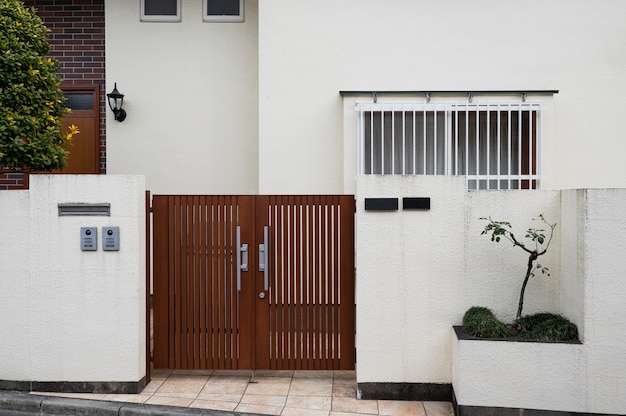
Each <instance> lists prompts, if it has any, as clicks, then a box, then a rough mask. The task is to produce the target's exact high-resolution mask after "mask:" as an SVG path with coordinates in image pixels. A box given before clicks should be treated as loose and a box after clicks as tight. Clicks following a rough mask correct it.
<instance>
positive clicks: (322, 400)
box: [285, 396, 332, 412]
mask: <svg viewBox="0 0 626 416" xmlns="http://www.w3.org/2000/svg"><path fill="white" fill-rule="evenodd" d="M331 405H332V398H331V397H320V396H289V397H288V398H287V404H286V405H285V407H288V408H294V409H310V410H326V411H327V412H328V411H330V408H331Z"/></svg>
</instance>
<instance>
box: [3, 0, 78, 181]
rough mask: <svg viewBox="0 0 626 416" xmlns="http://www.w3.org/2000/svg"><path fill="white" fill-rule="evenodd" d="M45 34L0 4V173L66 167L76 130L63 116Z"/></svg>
mask: <svg viewBox="0 0 626 416" xmlns="http://www.w3.org/2000/svg"><path fill="white" fill-rule="evenodd" d="M47 32H48V29H47V28H46V27H45V26H44V24H43V23H42V21H41V19H39V17H37V15H36V14H35V11H34V9H29V8H26V7H25V6H24V4H23V3H22V2H21V1H18V0H0V168H5V169H7V168H8V169H10V170H13V171H29V170H34V171H51V170H55V169H62V168H63V167H64V166H65V163H66V159H67V155H68V152H67V150H66V149H65V148H66V145H67V143H68V141H69V140H71V138H72V135H74V134H76V133H78V130H77V129H76V127H75V126H71V127H70V129H69V132H68V133H66V134H62V133H61V119H62V118H63V116H64V115H65V114H66V109H65V107H64V101H65V99H64V96H63V92H62V91H61V89H60V88H59V85H60V83H61V80H60V79H59V76H58V75H57V70H58V68H59V64H58V62H57V61H55V60H53V59H50V58H46V57H45V55H46V54H47V53H48V51H49V50H50V45H49V44H48V42H47V40H46V36H47Z"/></svg>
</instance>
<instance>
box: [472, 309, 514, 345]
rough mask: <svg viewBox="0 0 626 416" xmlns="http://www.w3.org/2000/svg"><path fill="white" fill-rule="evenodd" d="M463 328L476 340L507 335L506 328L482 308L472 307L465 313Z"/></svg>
mask: <svg viewBox="0 0 626 416" xmlns="http://www.w3.org/2000/svg"><path fill="white" fill-rule="evenodd" d="M463 328H465V330H466V331H467V333H468V334H470V335H472V336H475V337H478V338H502V337H506V336H508V335H509V330H508V328H507V326H506V325H505V324H504V323H502V322H501V321H499V320H498V319H497V318H496V317H495V316H494V315H493V313H492V312H491V311H490V310H489V309H487V308H485V307H482V306H472V307H471V308H469V309H468V310H467V312H465V315H464V316H463Z"/></svg>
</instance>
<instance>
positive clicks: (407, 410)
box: [378, 400, 426, 416]
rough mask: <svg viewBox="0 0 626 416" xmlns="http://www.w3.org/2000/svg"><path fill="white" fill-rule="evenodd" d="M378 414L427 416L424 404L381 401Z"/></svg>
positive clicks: (388, 415)
mask: <svg viewBox="0 0 626 416" xmlns="http://www.w3.org/2000/svg"><path fill="white" fill-rule="evenodd" d="M378 414H379V415H385V416H426V411H425V410H424V405H423V404H422V402H408V401H396V400H379V401H378Z"/></svg>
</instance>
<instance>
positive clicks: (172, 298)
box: [153, 195, 355, 370]
mask: <svg viewBox="0 0 626 416" xmlns="http://www.w3.org/2000/svg"><path fill="white" fill-rule="evenodd" d="M207 204H209V205H207ZM211 204H213V205H211ZM230 204H235V205H232V207H235V208H234V211H232V210H233V208H229V210H231V211H232V212H231V213H230V214H229V213H226V211H228V210H226V211H224V212H225V214H224V215H225V216H226V217H228V215H233V213H234V216H233V217H232V218H230V217H229V218H226V217H224V218H225V221H226V222H228V224H229V225H228V227H230V228H228V231H227V232H225V233H224V238H223V241H220V242H218V243H217V244H216V242H215V241H213V242H212V243H211V244H209V241H208V239H209V238H208V237H206V236H205V237H203V236H202V233H200V232H197V230H196V228H194V227H199V228H198V229H202V230H204V231H203V232H206V229H213V228H211V227H220V226H222V225H220V224H222V223H221V222H215V220H214V219H213V220H212V221H213V222H212V223H211V224H208V223H207V218H208V215H207V211H206V210H207V208H203V207H208V206H211V207H213V208H211V210H214V209H215V208H214V207H216V206H217V207H219V209H220V210H222V208H223V207H225V206H228V207H230V206H231V205H230ZM354 204H355V201H354V197H353V196H351V195H328V196H295V195H290V196H266V195H263V196H226V195H222V196H200V195H193V196H181V195H162V196H157V195H155V196H154V197H153V213H154V217H153V218H154V221H153V227H154V228H153V230H154V234H153V235H154V236H153V241H154V267H153V272H154V364H155V368H172V369H217V368H224V369H235V368H241V369H243V368H246V369H265V368H266V369H319V370H322V369H354V365H355V348H354V346H355V344H354V338H355V304H354V299H355V296H354V295H355V294H354V212H355V208H354ZM174 212H176V214H174ZM211 212H213V211H211ZM220 212H221V211H220ZM211 215H213V214H211ZM235 216H236V217H237V218H235ZM233 220H234V222H233ZM220 221H221V220H220ZM237 221H238V222H237ZM235 222H236V225H239V226H240V227H241V228H240V234H241V243H244V242H246V243H247V244H248V247H247V255H248V272H246V274H244V273H242V283H241V291H240V292H236V293H235V295H234V296H235V297H234V298H233V299H234V300H232V302H237V301H238V302H239V304H238V309H237V311H236V313H235V315H233V316H232V317H228V316H226V315H228V314H227V313H225V314H224V315H225V316H223V317H220V322H219V323H218V326H217V327H216V326H215V322H214V321H215V319H214V316H215V315H216V314H218V313H219V312H210V311H208V308H206V307H205V303H206V302H207V299H203V298H202V296H204V295H203V294H204V293H210V294H211V295H210V296H211V297H214V289H213V290H210V291H208V289H207V288H208V286H207V285H208V284H209V283H208V280H206V279H213V280H211V282H213V283H212V284H213V285H215V280H214V279H215V278H216V277H215V276H216V274H215V270H209V268H208V266H207V264H208V263H207V261H211V260H207V259H208V257H206V256H205V255H206V254H208V253H209V252H212V253H214V255H217V256H218V257H216V258H218V259H219V260H220V262H221V263H220V264H224V267H223V269H224V270H225V271H226V272H225V273H226V275H225V277H224V280H223V281H222V280H219V282H222V283H221V284H222V286H220V289H219V290H220V291H223V292H225V293H233V290H234V286H235V285H236V280H234V279H236V277H235V276H234V275H233V274H232V264H233V263H234V257H233V256H234V255H235V254H236V253H235V251H234V250H233V248H232V247H233V246H235V247H236V244H235V243H236V242H235V241H234V234H233V230H234V228H232V227H233V224H234V223H235ZM270 222H271V224H270ZM179 223H180V224H179ZM181 224H182V225H181ZM264 227H268V229H269V230H270V231H269V233H268V234H269V240H270V241H268V242H267V245H268V247H270V248H271V249H272V250H274V253H273V256H272V257H271V261H270V262H269V265H268V267H269V268H270V273H269V276H270V277H271V282H270V287H269V290H265V288H264V285H265V282H264V273H263V272H261V271H259V252H258V250H257V248H258V244H261V243H263V242H264V237H265V235H264ZM183 228H184V229H185V230H186V231H189V232H188V233H185V236H183V237H177V238H174V239H173V240H172V237H171V236H172V235H175V233H176V231H177V230H179V229H183ZM222 231H224V230H222ZM181 236H182V234H181ZM212 239H214V238H212ZM166 241H167V244H165V242H166ZM170 242H172V244H170ZM278 248H280V250H277V249H278ZM181 253H186V254H185V255H182V254H181ZM283 253H287V254H286V255H284V254H283ZM322 257H323V260H322ZM183 258H184V259H183ZM181 259H183V260H184V261H181ZM190 274H191V275H193V276H192V277H191V279H190V280H186V279H189V275H190ZM167 276H173V280H172V279H170V278H169V277H167ZM183 276H185V277H183ZM203 279H205V280H203ZM219 279H222V277H219ZM317 279H319V283H316V282H318V280H317ZM219 282H218V284H220V283H219ZM195 287H198V288H200V289H201V290H200V294H198V293H196V292H193V293H191V292H190V290H191V289H192V288H195ZM179 293H185V294H187V293H189V295H185V297H188V298H189V299H191V303H192V304H194V303H195V305H196V306H193V305H192V306H189V304H186V305H185V304H184V303H183V300H182V298H180V299H179V298H176V296H177V295H175V294H179ZM266 296H267V298H266ZM218 302H221V303H220V304H219V306H220V308H222V307H226V308H227V309H228V308H231V307H232V305H231V304H229V303H228V302H230V301H229V300H228V299H226V297H224V299H218ZM341 305H343V307H341ZM346 305H348V306H346ZM196 308H199V311H197V310H196ZM231 309H232V308H231ZM219 310H221V309H219ZM228 310H230V309H228ZM207 317H210V319H211V322H208V319H209V318H207ZM235 320H237V321H238V324H239V326H238V327H237V328H234V329H228V328H230V326H229V325H230V324H231V323H232V322H234V321H235ZM222 321H223V322H222ZM209 326H210V327H211V328H209ZM183 328H184V329H183ZM181 330H182V331H181ZM215 337H218V338H219V340H218V343H217V344H216V341H215ZM233 337H234V338H233ZM248 345H254V348H251V349H250V351H247V350H246V348H245V347H246V346H248ZM230 351H236V353H234V354H235V355H233V356H229V355H228V353H229V352H230ZM216 355H218V357H215V356H216Z"/></svg>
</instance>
